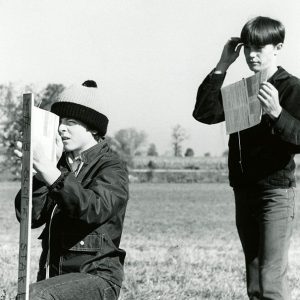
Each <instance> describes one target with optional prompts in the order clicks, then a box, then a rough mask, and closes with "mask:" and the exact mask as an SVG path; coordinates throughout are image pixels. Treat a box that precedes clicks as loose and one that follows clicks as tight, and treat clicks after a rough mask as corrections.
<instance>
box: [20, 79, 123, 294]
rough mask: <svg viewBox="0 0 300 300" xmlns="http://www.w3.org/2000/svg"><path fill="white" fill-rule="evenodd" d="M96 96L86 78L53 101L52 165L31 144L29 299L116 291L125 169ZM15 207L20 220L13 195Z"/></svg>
mask: <svg viewBox="0 0 300 300" xmlns="http://www.w3.org/2000/svg"><path fill="white" fill-rule="evenodd" d="M101 98H102V97H101V96H100V94H99V91H98V88H97V85H96V83H95V82H94V81H86V82H85V83H84V84H83V85H74V86H71V87H70V88H67V89H66V90H65V91H63V92H62V94H61V95H60V96H59V99H58V102H56V103H54V104H53V105H52V107H51V111H52V112H54V113H55V114H57V115H58V116H59V117H60V125H59V129H58V131H59V135H60V137H61V140H60V139H58V142H59V143H58V148H60V149H59V151H58V153H59V154H58V156H59V157H60V156H61V157H60V159H59V162H58V164H57V166H55V165H53V164H52V163H51V162H50V161H49V160H48V159H47V158H46V157H45V155H44V150H43V148H42V146H41V145H35V146H34V147H33V148H34V150H33V167H34V169H35V170H36V172H37V174H36V175H35V176H34V178H33V195H32V198H33V208H32V227H33V228H37V227H40V226H42V225H45V228H44V230H43V232H42V234H41V236H40V239H41V240H42V248H43V251H42V254H41V257H40V264H39V273H38V282H37V283H33V284H31V285H30V299H31V300H41V299H64V300H68V299H69V300H74V299H80V300H82V299H87V300H96V299H111V300H113V299H117V298H118V296H119V292H120V288H121V284H122V280H123V264H124V258H125V251H124V250H122V249H120V248H119V244H120V240H121V234H122V229H123V221H124V216H125V210H126V205H127V201H128V174H127V171H126V169H125V167H124V165H123V163H122V162H121V161H120V160H119V159H118V158H117V157H116V156H115V155H114V154H113V153H112V151H111V150H110V148H109V146H108V144H107V143H106V141H105V139H104V138H103V137H104V136H105V134H106V129H107V125H108V118H107V117H106V116H105V115H104V114H103V112H102V110H101V107H102V106H101V103H102V99H101ZM62 150H64V152H63V153H62ZM16 212H17V217H18V218H19V217H20V193H19V194H18V195H17V197H16Z"/></svg>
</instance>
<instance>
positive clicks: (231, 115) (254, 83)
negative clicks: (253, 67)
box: [221, 70, 267, 134]
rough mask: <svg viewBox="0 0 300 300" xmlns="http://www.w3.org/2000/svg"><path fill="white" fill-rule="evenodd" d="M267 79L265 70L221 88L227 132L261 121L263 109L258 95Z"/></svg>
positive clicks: (239, 129)
mask: <svg viewBox="0 0 300 300" xmlns="http://www.w3.org/2000/svg"><path fill="white" fill-rule="evenodd" d="M266 80H267V71H266V70H263V71H261V72H258V73H256V74H255V75H253V76H251V77H247V78H243V79H242V80H240V81H238V82H235V83H233V84H230V85H228V86H226V87H223V88H222V89H221V93H222V99H223V108H224V114H225V123H226V133H227V134H230V133H234V132H237V131H241V130H244V129H247V128H250V127H252V126H255V125H257V124H259V123H260V120H261V112H262V110H261V104H260V102H259V100H258V98H257V95H258V91H259V85H260V83H261V82H263V81H266Z"/></svg>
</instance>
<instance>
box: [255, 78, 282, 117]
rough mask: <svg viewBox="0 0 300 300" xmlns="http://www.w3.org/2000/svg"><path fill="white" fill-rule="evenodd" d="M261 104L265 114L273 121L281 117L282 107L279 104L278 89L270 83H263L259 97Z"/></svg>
mask: <svg viewBox="0 0 300 300" xmlns="http://www.w3.org/2000/svg"><path fill="white" fill-rule="evenodd" d="M257 98H258V100H259V101H260V103H261V106H262V109H263V112H265V113H266V114H268V115H269V116H270V117H271V118H272V119H276V118H278V117H279V115H280V113H281V111H282V107H281V106H280V104H279V97H278V91H277V89H276V88H275V87H274V86H273V85H272V84H271V83H269V82H262V83H261V84H260V89H259V92H258V95H257Z"/></svg>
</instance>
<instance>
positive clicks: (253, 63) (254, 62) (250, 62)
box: [248, 61, 259, 65]
mask: <svg viewBox="0 0 300 300" xmlns="http://www.w3.org/2000/svg"><path fill="white" fill-rule="evenodd" d="M248 64H249V65H259V62H257V61H248Z"/></svg>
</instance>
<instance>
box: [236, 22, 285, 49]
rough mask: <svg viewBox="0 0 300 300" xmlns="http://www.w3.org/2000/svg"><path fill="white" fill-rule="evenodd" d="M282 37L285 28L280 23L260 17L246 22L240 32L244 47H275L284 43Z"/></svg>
mask: <svg viewBox="0 0 300 300" xmlns="http://www.w3.org/2000/svg"><path fill="white" fill-rule="evenodd" d="M284 37H285V28H284V26H283V24H282V23H281V22H279V21H277V20H274V19H271V18H268V17H261V16H259V17H256V18H253V19H251V20H250V21H248V22H247V23H246V24H245V25H244V27H243V29H242V31H241V41H242V43H243V44H245V45H254V46H265V45H268V44H272V45H277V44H278V43H283V42H284Z"/></svg>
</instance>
